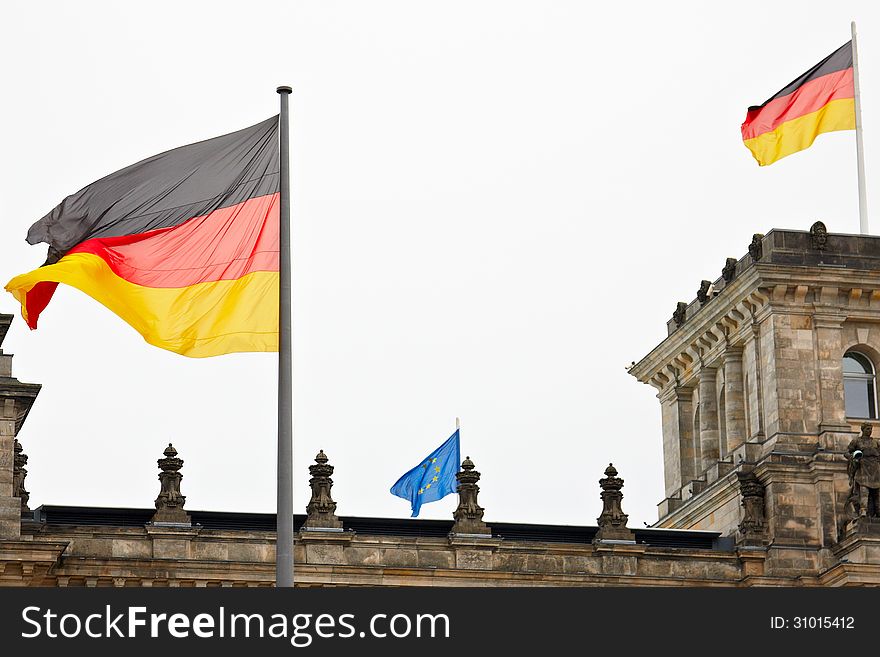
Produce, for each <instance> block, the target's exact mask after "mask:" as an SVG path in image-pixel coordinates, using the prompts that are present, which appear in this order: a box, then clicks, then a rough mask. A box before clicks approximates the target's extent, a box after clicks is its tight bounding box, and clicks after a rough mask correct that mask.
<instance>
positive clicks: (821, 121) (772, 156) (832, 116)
mask: <svg viewBox="0 0 880 657" xmlns="http://www.w3.org/2000/svg"><path fill="white" fill-rule="evenodd" d="M855 128H856V111H855V100H854V99H852V98H841V99H838V100H832V101H831V102H829V103H828V104H826V105H825V106H824V107H822V108H820V109H818V110H816V111H815V112H810V113H809V114H804V115H803V116H799V117H797V118H796V119H792V120H791V121H786V122H785V123H782V124H780V125H779V126H778V127H777V128H776V129H775V130H771V131H769V132H765V133H763V134H761V135H758V136H757V137H754V138H752V139H746V140H745V142H744V143H745V145H746V147H747V148H748V149H749V150H750V151H751V152H752V155H753V156H754V157H755V159H756V160H757V161H758V164H760V165H761V166H767V165H768V164H773V163H774V162H776V161H777V160H780V159H782V158H783V157H785V156H786V155H791V154H792V153H797V152H798V151H802V150H804V149H805V148H809V147H810V146H811V145H812V143H813V141H814V140H815V139H816V137H818V136H819V135H820V134H822V133H823V132H834V131H836V130H855Z"/></svg>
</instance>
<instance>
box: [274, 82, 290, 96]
mask: <svg viewBox="0 0 880 657" xmlns="http://www.w3.org/2000/svg"><path fill="white" fill-rule="evenodd" d="M275 91H276V92H278V93H279V94H291V93H293V89H292V88H291V87H288V86H287V85H286V84H285V85H281V86H280V87H278V88H277V89H275Z"/></svg>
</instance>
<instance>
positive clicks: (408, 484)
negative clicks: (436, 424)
mask: <svg viewBox="0 0 880 657" xmlns="http://www.w3.org/2000/svg"><path fill="white" fill-rule="evenodd" d="M460 455H461V450H460V448H459V446H458V429H456V430H455V433H454V434H452V435H451V436H449V439H448V440H447V441H446V442H445V443H443V444H442V445H440V447H438V448H437V449H435V450H434V451H433V452H431V453H430V454H428V456H426V457H425V458H423V459H422V462H421V463H419V464H418V465H417V466H416V467H414V468H413V469H412V470H410V471H409V472H407V473H406V474H405V475H403V476H402V477H401V478H400V479H398V480H397V483H396V484H394V485H393V486H392V487H391V493H392V495H397V496H398V497H402V498H403V499H405V500H409V501H410V504H412V517H413V518H415V517H416V516H417V515H419V509H421V508H422V504H427V503H428V502H436V501H437V500H439V499H441V498H443V497H446V496H447V495H449V493H454V492H455V490H456V488H457V486H458V482H457V481H456V480H455V473H456V472H458V470H459V468H460V465H461V456H460Z"/></svg>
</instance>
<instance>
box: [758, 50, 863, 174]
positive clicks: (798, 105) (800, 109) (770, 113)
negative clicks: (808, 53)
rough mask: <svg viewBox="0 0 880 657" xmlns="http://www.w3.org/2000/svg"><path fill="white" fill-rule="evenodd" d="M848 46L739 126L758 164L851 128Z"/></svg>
mask: <svg viewBox="0 0 880 657" xmlns="http://www.w3.org/2000/svg"><path fill="white" fill-rule="evenodd" d="M854 98H855V87H854V84H853V48H852V41H849V42H847V43H845V44H844V45H842V46H841V47H840V48H838V49H837V50H835V51H834V52H833V53H832V54H831V55H829V56H828V57H826V58H825V59H823V60H822V61H821V62H819V63H818V64H816V65H815V66H814V67H813V68H811V69H810V70H809V71H807V72H806V73H804V74H803V75H801V76H799V77H798V78H796V79H795V80H793V81H792V82H790V83H789V84H787V85H785V87H784V88H783V89H782V90H781V91H779V92H778V93H776V94H775V95H773V96H772V97H770V98H769V99H767V100H766V101H765V102H764V103H763V104H762V105H759V106H757V107H750V108H749V110H748V114H746V120H745V122H744V123H743V124H742V137H743V142H745V145H746V147H747V148H748V149H749V150H750V151H751V152H752V155H753V156H754V157H755V159H756V160H757V161H758V164H760V165H761V166H766V165H768V164H773V163H774V162H776V160H780V159H782V158H783V157H785V156H786V155H791V154H792V153H796V152H798V151H802V150H804V149H805V148H809V147H810V146H811V145H812V143H813V141H814V140H815V139H816V137H818V136H819V135H820V134H822V133H823V132H833V131H835V130H855V127H856V113H855V100H854Z"/></svg>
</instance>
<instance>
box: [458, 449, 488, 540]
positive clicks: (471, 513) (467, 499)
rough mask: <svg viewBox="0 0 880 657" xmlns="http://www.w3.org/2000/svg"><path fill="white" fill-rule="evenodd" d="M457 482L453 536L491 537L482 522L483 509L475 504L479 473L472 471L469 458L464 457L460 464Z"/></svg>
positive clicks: (472, 466)
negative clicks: (456, 505) (456, 506)
mask: <svg viewBox="0 0 880 657" xmlns="http://www.w3.org/2000/svg"><path fill="white" fill-rule="evenodd" d="M455 479H456V480H457V481H458V487H457V489H456V490H457V491H458V508H457V509H456V510H455V512H454V513H453V514H452V517H453V518H455V524H454V525H453V526H452V533H453V534H476V535H481V536H491V534H492V530H491V529H490V528H489V526H488V525H487V524H486V523H484V522H483V507H481V506H480V505H479V504H477V495H478V494H479V492H480V487H479V486H478V485H477V482H478V481H479V480H480V473H479V472H477V471H476V470H474V463H473V461H471V457H470V456H466V457H465V459H464V461H463V462H462V464H461V472H457V473H456V474H455Z"/></svg>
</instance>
